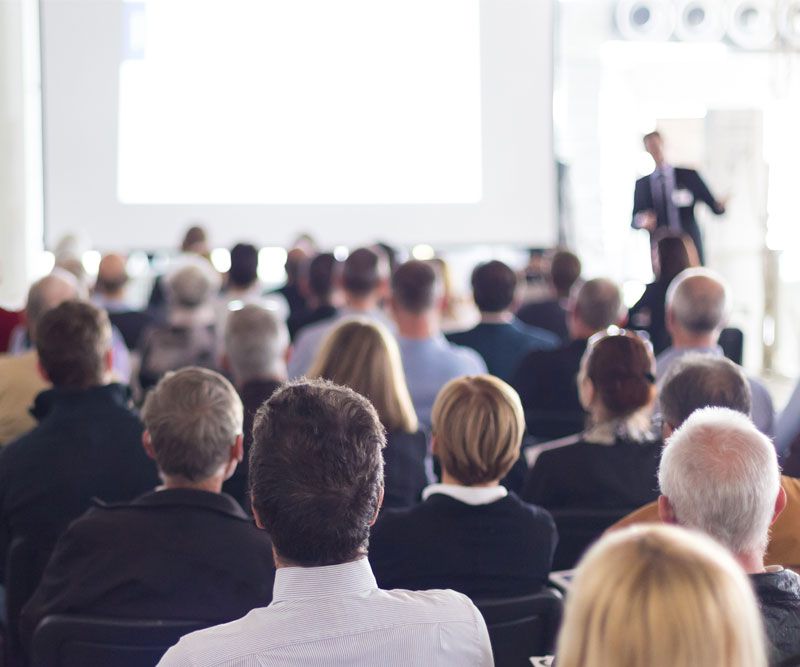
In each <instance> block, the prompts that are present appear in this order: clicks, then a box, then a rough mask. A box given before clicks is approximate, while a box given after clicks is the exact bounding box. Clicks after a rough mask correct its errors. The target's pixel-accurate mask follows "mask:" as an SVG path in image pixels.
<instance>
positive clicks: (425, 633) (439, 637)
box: [159, 380, 493, 667]
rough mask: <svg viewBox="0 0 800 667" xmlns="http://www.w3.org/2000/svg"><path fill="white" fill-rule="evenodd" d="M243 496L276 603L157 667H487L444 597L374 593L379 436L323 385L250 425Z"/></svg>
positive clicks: (299, 388)
mask: <svg viewBox="0 0 800 667" xmlns="http://www.w3.org/2000/svg"><path fill="white" fill-rule="evenodd" d="M253 435H254V441H253V449H252V454H251V458H250V491H251V495H252V503H253V512H254V514H255V517H256V523H257V524H258V525H259V526H260V527H262V528H264V529H266V530H267V531H268V532H269V534H270V537H271V538H272V544H273V553H274V556H275V564H276V567H277V573H276V575H275V587H274V592H273V602H272V604H271V605H270V606H269V607H266V608H260V609H254V610H253V611H251V612H250V613H249V614H248V615H247V616H245V617H244V618H242V619H241V620H239V621H235V622H233V623H227V624H226V625H224V626H220V627H218V628H211V629H209V630H202V631H200V632H195V633H192V634H190V635H187V636H185V637H184V638H183V639H181V641H180V642H179V643H178V644H177V645H176V646H174V647H173V648H171V649H170V650H169V651H168V652H167V654H166V655H165V656H164V657H163V659H162V660H161V662H160V663H159V664H160V665H162V666H163V667H184V666H186V667H188V666H189V665H192V666H193V667H211V666H213V665H220V666H221V665H227V666H228V667H238V666H241V667H244V666H245V665H254V664H256V663H258V664H276V665H277V664H280V665H285V666H286V667H291V666H293V665H304V666H305V665H309V666H311V667H314V666H316V665H332V664H337V665H378V664H381V665H400V664H402V665H417V664H419V665H423V664H437V665H476V666H478V667H480V666H482V665H491V664H493V663H492V654H491V647H490V645H489V639H488V634H487V632H486V626H485V623H484V621H483V619H482V617H481V615H480V612H478V610H477V609H476V608H475V607H474V606H473V605H472V604H471V603H470V602H469V600H468V599H467V598H466V597H464V596H462V595H460V594H458V593H455V592H453V591H426V592H419V593H412V592H409V591H402V592H395V591H383V590H380V589H379V588H378V586H377V584H376V582H375V577H374V576H373V574H372V569H371V568H370V564H369V561H368V560H367V543H368V539H369V533H370V527H371V526H372V525H373V524H374V523H375V520H376V518H377V516H378V510H379V509H380V505H381V500H382V497H383V457H382V455H381V449H382V448H383V447H384V446H385V444H386V437H385V434H384V429H383V426H382V424H381V422H380V420H379V418H378V415H377V413H376V412H375V409H374V408H373V407H372V405H371V404H370V403H369V401H367V400H366V399H365V398H364V397H362V396H360V395H359V394H356V393H355V392H354V391H352V390H350V389H347V388H344V387H339V386H336V385H334V384H332V383H329V382H326V381H324V380H313V381H301V382H297V383H291V384H289V385H287V386H285V387H283V388H281V389H279V390H278V391H277V392H276V393H275V394H273V395H272V397H271V398H270V399H269V400H268V401H267V402H266V403H265V404H264V405H263V406H262V408H261V410H260V411H259V413H258V415H257V416H256V423H255V427H254V430H253Z"/></svg>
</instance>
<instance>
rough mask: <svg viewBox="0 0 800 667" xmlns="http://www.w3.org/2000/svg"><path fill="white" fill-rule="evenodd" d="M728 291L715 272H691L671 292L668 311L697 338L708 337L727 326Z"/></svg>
mask: <svg viewBox="0 0 800 667" xmlns="http://www.w3.org/2000/svg"><path fill="white" fill-rule="evenodd" d="M728 306H729V303H728V288H727V285H726V284H725V281H724V280H723V279H722V276H720V275H719V274H718V273H716V272H715V271H711V270H710V269H705V268H696V269H687V270H686V271H682V272H681V273H679V274H678V275H677V276H676V277H675V279H674V280H673V281H672V283H670V286H669V289H668V290H667V308H668V309H669V311H670V312H671V313H672V316H673V317H674V319H675V321H676V323H677V324H678V325H679V326H680V327H682V328H683V329H685V330H686V331H688V332H690V333H693V334H708V333H712V332H714V331H719V330H721V329H722V328H723V327H724V326H725V322H726V320H727V317H728Z"/></svg>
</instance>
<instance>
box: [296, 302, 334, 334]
mask: <svg viewBox="0 0 800 667" xmlns="http://www.w3.org/2000/svg"><path fill="white" fill-rule="evenodd" d="M338 312H339V309H338V308H336V306H330V305H327V306H319V307H317V308H314V310H299V311H297V312H296V313H294V312H293V313H292V314H291V315H289V319H287V320H286V326H287V327H288V328H289V335H290V336H291V337H292V340H294V338H295V336H296V335H297V333H298V332H299V331H300V329H302V328H303V327H307V326H308V325H309V324H314V323H315V322H321V321H322V320H327V319H330V318H331V317H335V316H336V313H338Z"/></svg>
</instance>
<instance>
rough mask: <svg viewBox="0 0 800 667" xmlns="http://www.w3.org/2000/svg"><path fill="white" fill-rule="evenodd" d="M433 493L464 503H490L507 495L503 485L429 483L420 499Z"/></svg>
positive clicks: (424, 498) (426, 497)
mask: <svg viewBox="0 0 800 667" xmlns="http://www.w3.org/2000/svg"><path fill="white" fill-rule="evenodd" d="M435 493H440V494H442V495H444V496H450V497H451V498H455V499H456V500H458V501H459V502H462V503H464V504H465V505H490V504H491V503H495V502H497V501H498V500H501V499H502V498H505V497H506V496H507V495H508V489H507V488H506V487H504V486H458V485H456V484H431V485H429V486H426V487H425V489H424V490H423V491H422V499H423V500H427V499H428V498H429V497H430V496H432V495H434V494H435Z"/></svg>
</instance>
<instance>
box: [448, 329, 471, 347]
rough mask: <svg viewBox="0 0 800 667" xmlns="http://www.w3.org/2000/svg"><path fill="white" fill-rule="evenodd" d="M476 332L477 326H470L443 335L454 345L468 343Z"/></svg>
mask: <svg viewBox="0 0 800 667" xmlns="http://www.w3.org/2000/svg"><path fill="white" fill-rule="evenodd" d="M476 333H477V327H472V329H463V330H461V331H452V332H450V333H446V334H445V335H444V337H445V338H446V339H447V340H448V341H450V343H452V344H454V345H469V344H470V343H471V342H472V341H473V340H474V339H475V335H476Z"/></svg>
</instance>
